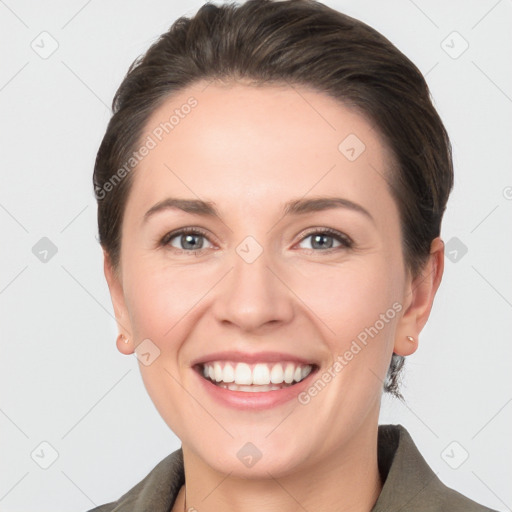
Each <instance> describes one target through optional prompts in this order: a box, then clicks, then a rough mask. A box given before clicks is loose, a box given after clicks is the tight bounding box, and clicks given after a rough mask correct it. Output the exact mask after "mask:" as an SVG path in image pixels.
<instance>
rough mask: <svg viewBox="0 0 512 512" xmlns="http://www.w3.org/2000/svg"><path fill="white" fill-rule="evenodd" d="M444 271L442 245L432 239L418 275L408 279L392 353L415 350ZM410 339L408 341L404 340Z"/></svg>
mask: <svg viewBox="0 0 512 512" xmlns="http://www.w3.org/2000/svg"><path fill="white" fill-rule="evenodd" d="M443 271H444V242H443V241H442V240H441V238H440V237H437V238H435V239H434V240H432V243H431V244H430V255H429V258H428V261H427V263H426V264H425V266H424V268H423V269H422V271H421V273H420V274H419V275H418V276H417V277H416V278H414V279H412V278H411V279H409V281H408V283H407V288H406V290H405V295H404V302H405V304H404V306H405V307H406V309H405V312H404V314H403V316H402V318H401V319H400V322H399V323H398V326H397V330H396V338H395V346H394V353H395V354H398V355H401V356H408V355H410V354H412V353H414V352H415V351H416V349H417V348H418V343H417V341H418V336H419V334H420V332H421V330H422V329H423V327H424V326H425V324H426V323H427V320H428V317H429V315H430V311H431V309H432V304H433V302H434V297H435V295H436V292H437V289H438V288H439V285H440V283H441V278H442V277H443ZM411 336H412V337H413V338H414V341H411V340H410V338H408V337H411Z"/></svg>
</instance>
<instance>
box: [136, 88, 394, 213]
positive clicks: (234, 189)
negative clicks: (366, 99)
mask: <svg viewBox="0 0 512 512" xmlns="http://www.w3.org/2000/svg"><path fill="white" fill-rule="evenodd" d="M141 141H142V143H144V142H145V141H146V143H147V145H148V147H149V146H151V149H150V150H149V151H148V152H147V154H146V156H144V158H143V159H141V161H140V163H139V164H138V165H137V170H136V172H135V176H134V183H133V189H132V191H133V190H135V191H136V193H135V194H133V195H134V197H133V198H131V199H130V200H131V201H132V202H134V203H135V204H136V205H138V206H139V207H141V208H143V207H150V206H151V205H152V204H153V203H155V202H156V201H158V200H161V199H162V197H163V196H164V195H166V194H168V195H174V196H176V195H181V196H183V197H193V196H198V197H201V198H204V199H213V200H215V201H217V200H218V201H219V202H222V201H225V202H226V203H230V204H231V205H232V204H233V203H235V202H238V203H241V202H242V201H240V198H241V197H243V198H244V199H243V202H244V203H245V204H248V203H250V202H251V201H254V202H260V203H265V202H267V203H268V202H271V201H272V202H276V203H277V202H279V203H282V202H283V201H282V199H283V197H284V196H287V197H288V196H289V197H301V196H304V195H305V194H308V193H311V194H313V195H318V194H325V193H326V192H333V191H336V192H340V193H343V194H344V195H348V196H352V198H353V199H362V196H366V198H365V201H366V202H371V200H372V199H375V198H376V197H378V196H380V198H381V199H383V197H382V196H383V195H386V194H387V195H389V194H388V187H387V183H386V179H387V178H386V176H387V175H388V174H389V172H388V171H389V167H390V162H391V158H390V155H389V153H388V150H387V147H386V145H385V144H384V143H383V141H382V139H381V137H380V135H379V133H378V132H377V131H376V130H375V129H374V127H373V126H372V125H371V124H370V123H369V122H368V121H367V119H365V117H363V116H362V115H361V114H359V113H357V112H356V111H354V110H352V109H350V108H349V107H347V106H346V105H344V104H343V103H341V102H340V101H338V100H336V99H333V98H331V97H329V96H328V95H326V94H324V93H320V92H317V91H315V90H312V89H308V88H305V87H298V86H291V85H284V86H269V85H265V86H260V87H256V86H252V85H246V84H234V85H233V84H232V85H219V84H215V83H212V84H207V83H206V82H202V83H197V84H194V85H193V86H191V87H188V88H187V89H184V90H182V91H180V92H179V93H177V94H175V95H173V96H172V97H170V98H168V99H167V100H166V101H165V102H163V103H162V104H161V105H160V106H159V108H158V109H156V110H155V111H154V112H153V114H152V115H151V116H150V118H149V120H148V121H147V123H146V126H145V130H144V133H143V135H142V137H141ZM210 196H212V197H210ZM213 196H215V197H213ZM388 199H389V197H388Z"/></svg>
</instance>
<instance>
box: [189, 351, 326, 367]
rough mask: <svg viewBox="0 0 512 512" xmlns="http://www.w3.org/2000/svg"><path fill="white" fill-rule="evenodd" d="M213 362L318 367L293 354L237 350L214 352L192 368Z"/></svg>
mask: <svg viewBox="0 0 512 512" xmlns="http://www.w3.org/2000/svg"><path fill="white" fill-rule="evenodd" d="M211 361H233V362H240V363H248V364H251V363H266V362H269V363H272V362H283V361H290V362H295V363H299V364H310V365H317V363H315V362H314V361H313V360H311V359H305V358H303V357H298V356H296V355H292V354H286V353H284V352H253V353H248V352H240V351H237V350H228V351H223V352H212V353H211V354H208V355H204V356H201V357H198V358H197V359H194V360H193V361H192V362H191V366H194V365H197V364H205V363H209V362H211Z"/></svg>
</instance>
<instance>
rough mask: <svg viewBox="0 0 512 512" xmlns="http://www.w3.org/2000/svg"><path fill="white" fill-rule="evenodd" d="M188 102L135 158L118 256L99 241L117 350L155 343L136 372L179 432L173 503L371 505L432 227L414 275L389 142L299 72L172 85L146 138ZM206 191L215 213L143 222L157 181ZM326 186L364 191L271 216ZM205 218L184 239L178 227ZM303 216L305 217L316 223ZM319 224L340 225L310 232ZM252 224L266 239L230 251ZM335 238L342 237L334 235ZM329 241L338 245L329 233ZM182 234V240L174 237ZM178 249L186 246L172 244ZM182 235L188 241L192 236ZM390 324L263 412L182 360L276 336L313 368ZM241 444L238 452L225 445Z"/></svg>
mask: <svg viewBox="0 0 512 512" xmlns="http://www.w3.org/2000/svg"><path fill="white" fill-rule="evenodd" d="M190 96H194V97H195V98H196V99H197V101H198V105H197V107H195V109H194V110H192V112H191V113H190V114H189V115H188V116H186V117H185V118H184V119H181V120H180V123H179V125H177V126H176V127H175V129H174V130H172V131H171V132H170V133H169V134H168V135H166V136H165V138H164V139H163V140H162V141H161V142H160V143H159V144H158V145H157V147H156V148H154V149H152V150H151V151H150V152H149V154H148V155H147V156H146V157H145V158H144V159H143V160H142V162H141V163H140V164H139V165H138V166H137V169H136V170H135V171H134V173H135V174H134V176H133V178H134V181H133V186H132V190H131V193H130V196H129V198H128V201H127V204H126V210H125V213H124V220H123V227H122V244H121V260H120V261H121V264H120V267H119V268H117V269H113V268H112V266H111V264H110V260H109V258H108V254H106V253H105V276H106V279H107V282H108V285H109V289H110V292H111V297H112V302H113V305H114V310H115V314H116V318H117V320H118V324H119V330H120V332H121V333H123V334H124V336H126V338H127V340H125V341H123V340H122V339H121V338H119V339H118V348H119V350H120V351H121V352H122V353H123V354H132V353H133V352H134V350H135V348H136V346H137V345H138V344H139V343H141V342H142V340H145V339H148V338H149V339H150V340H151V341H152V343H154V344H155V345H156V346H157V347H158V349H159V350H160V355H159V357H157V358H156V359H155V360H154V362H153V363H152V364H150V365H149V366H145V365H143V364H140V371H141V373H142V377H143V380H144V383H145V386H146V388H147V391H148V393H149V395H150V396H151V399H152V400H153V402H154V404H155V406H156V407H157V409H158V411H159V413H160V414H161V416H162V417H163V419H164V420H165V421H166V423H167V424H168V425H169V427H170V428H171V429H172V431H173V432H174V433H175V434H176V435H177V436H178V437H179V438H180V440H181V441H182V449H183V454H184V462H185V478H186V482H187V486H186V493H185V488H182V489H181V491H180V494H179V496H178V499H177V501H176V503H175V506H174V508H173V510H175V511H178V510H180V511H181V510H184V508H185V501H184V500H185V494H186V507H187V508H188V509H190V507H194V508H195V509H197V510H200V511H201V512H210V511H220V510H222V511H223V512H230V511H235V510H236V511H238V512H240V511H242V512H249V511H261V510H268V511H277V510H279V512H292V511H293V512H295V511H296V510H297V508H298V507H299V505H298V503H299V504H300V506H302V507H304V509H305V510H322V511H325V512H329V511H334V510H336V511H340V510H347V511H348V510H350V511H369V510H370V509H371V508H372V506H373V504H374V503H375V501H376V499H377V498H378V495H379V492H380V490H381V487H382V482H381V481H380V477H379V473H378V468H377V453H376V440H377V425H378V416H379V407H380V398H381V394H382V384H383V380H384V378H385V375H386V372H387V369H388V366H389V361H390V358H391V355H392V352H393V351H394V352H396V353H398V354H401V355H404V356H407V355H410V354H411V353H413V352H414V351H415V350H416V348H417V343H411V342H410V341H408V340H407V339H406V336H413V337H414V338H415V339H417V337H418V335H419V333H420V331H421V329H422V328H423V326H424V325H425V322H426V321H427V318H428V316H429V313H430V310H431V307H432V302H433V300H434V296H435V293H436V291H437V288H438V286H439V283H440V281H441V276H442V273H443V251H444V246H443V243H442V241H441V239H439V238H437V239H435V240H434V241H433V242H432V245H431V254H430V258H429V260H428V262H427V263H426V265H425V268H424V269H423V272H422V274H421V275H420V276H417V277H414V276H412V275H411V274H410V272H409V271H408V269H407V267H406V265H405V263H404V259H403V253H402V240H401V232H400V219H399V213H398V209H397V205H396V204H395V202H394V200H393V198H392V196H391V194H390V191H389V185H388V183H387V181H386V180H388V179H390V172H391V171H390V168H391V166H392V163H393V161H392V157H391V155H390V154H389V151H388V149H387V147H386V145H385V144H384V142H383V140H382V139H381V137H380V136H379V134H378V132H377V131H376V130H375V129H374V128H373V127H372V126H371V124H370V123H369V122H368V121H367V120H366V119H365V118H364V117H362V116H361V115H359V114H358V113H356V112H354V111H352V110H350V109H349V108H347V107H346V106H345V105H343V104H342V103H340V102H339V101H336V100H334V99H332V98H330V97H328V96H327V95H325V94H323V93H320V92H316V91H314V90H310V89H307V88H305V87H300V88H299V87H294V88H291V87H288V86H283V87H277V86H265V87H260V88H257V87H254V86H251V85H249V84H247V83H242V82H238V83H236V84H223V85H221V84H217V83H212V84H210V85H208V86H207V87H206V84H205V83H198V84H195V85H193V86H191V87H189V88H187V89H186V90H183V91H181V92H180V93H179V94H177V95H175V96H173V97H171V98H169V99H167V101H166V102H165V103H164V104H162V105H161V106H160V108H159V109H158V110H156V111H155V112H154V113H153V115H152V116H151V119H150V120H149V122H148V123H147V125H146V132H145V134H144V135H143V137H146V136H147V135H148V134H151V132H152V130H153V129H154V128H155V127H156V126H158V125H159V123H160V122H163V121H165V120H167V119H168V118H169V116H170V115H171V114H172V111H173V110H174V109H175V108H180V106H181V105H183V104H184V103H185V102H186V101H187V98H189V97H190ZM349 134H356V135H357V137H358V138H359V139H360V140H361V141H363V142H364V144H365V146H366V149H365V150H364V152H363V153H362V154H361V155H360V156H359V157H358V158H357V159H356V160H355V161H349V160H348V159H347V158H346V157H345V156H344V155H343V154H342V153H341V152H340V151H339V150H338V145H339V144H340V142H341V141H343V140H344V139H345V138H346V137H347V136H348V135H349ZM170 196H172V197H178V198H188V199H198V198H200V199H202V200H205V201H211V202H214V203H215V206H216V207H217V209H218V210H219V213H220V215H221V220H220V219H217V218H207V217H203V216H200V215H197V214H191V213H186V212H183V211H180V210H177V209H167V210H165V211H160V212H158V213H156V214H155V215H153V216H151V217H150V218H149V219H148V220H147V222H143V217H144V214H145V213H146V212H147V211H148V210H149V209H150V208H151V207H152V206H154V205H155V204H156V203H158V202H159V201H162V200H164V199H165V198H167V197H170ZM321 196H336V197H342V198H345V199H348V200H350V201H352V202H354V203H357V204H358V205H360V206H361V207H363V208H364V209H365V210H367V212H368V213H369V214H370V215H371V217H372V219H370V218H369V217H368V216H366V215H364V214H362V213H360V212H357V211H354V210H351V209H347V208H331V209H327V210H324V211H317V212H310V213H307V214H303V215H288V216H283V213H282V208H283V205H284V203H286V202H287V201H290V200H293V199H300V198H312V197H321ZM182 227H199V228H202V229H203V230H204V231H206V233H207V236H206V237H202V236H200V235H198V237H197V238H195V239H193V240H192V242H193V243H195V244H196V245H197V246H198V247H201V244H202V248H201V249H200V250H199V252H198V253H196V254H190V253H192V252H193V249H189V248H187V246H186V245H185V246H184V245H183V244H184V243H186V241H183V239H182V238H181V237H180V236H179V235H178V236H176V237H174V238H173V239H172V240H170V241H169V242H168V243H167V245H166V246H165V245H159V241H160V240H161V239H162V238H163V237H164V236H165V235H166V234H167V233H169V232H171V231H174V230H177V229H178V228H182ZM311 228H315V229H311ZM325 228H331V229H334V230H337V231H339V232H340V233H342V234H344V235H345V236H348V237H349V238H350V239H351V240H352V241H353V246H352V247H345V246H344V245H343V243H342V242H340V240H339V239H337V238H336V237H334V238H330V235H329V234H327V238H326V239H324V243H326V244H328V245H327V249H326V248H325V245H324V246H319V245H318V244H316V245H315V240H314V237H313V236H311V234H312V233H313V234H321V233H322V229H324V230H325ZM249 235H250V236H252V237H253V238H254V239H255V240H256V241H257V242H258V244H259V245H260V246H261V249H262V251H263V252H262V254H261V255H260V256H259V258H257V259H256V260H255V261H254V262H252V263H247V262H246V261H245V260H244V259H243V258H242V257H240V256H239V254H238V253H237V251H236V248H237V246H238V245H239V244H240V243H241V242H242V241H243V240H244V239H245V238H246V237H247V236H249ZM341 240H342V239H341ZM330 244H332V248H329V247H331V246H330ZM184 247H185V248H184ZM180 249H181V250H180ZM186 251H188V252H186ZM393 303H399V304H400V305H401V306H402V309H401V311H400V312H399V313H398V314H397V315H396V316H395V317H394V318H393V319H392V320H389V322H388V323H386V325H385V327H384V328H382V329H381V330H380V331H379V332H378V334H377V335H376V336H375V337H373V338H372V339H371V341H370V342H369V343H368V344H367V346H366V347H364V349H363V350H361V351H360V352H359V353H358V354H357V355H356V356H355V357H354V358H353V359H352V360H351V361H350V362H349V363H348V364H347V365H346V366H345V367H344V368H343V370H342V371H341V372H339V373H338V374H337V376H336V378H334V379H332V380H331V382H329V383H328V385H327V386H326V387H325V389H323V390H322V391H321V393H318V395H317V396H315V397H314V398H312V399H311V401H310V402H309V403H308V404H306V405H301V404H300V403H298V402H297V401H296V400H291V401H289V402H287V403H285V404H282V405H279V406H277V407H274V408H271V409H269V410H266V411H251V410H238V409H233V408H230V407H226V406H223V405H220V404H218V403H216V402H214V401H213V400H212V399H211V398H210V397H209V395H207V394H206V393H205V392H204V390H203V388H202V386H201V382H200V381H199V380H198V378H197V375H196V374H195V373H194V370H192V368H191V362H192V361H193V360H194V359H196V358H198V357H200V356H201V355H205V354H209V353H212V352H216V351H221V350H240V351H245V352H256V351H267V350H268V351H281V352H286V353H289V354H296V355H297V356H300V357H304V358H306V359H308V360H312V361H317V362H318V363H319V365H320V372H322V371H324V370H326V369H328V368H329V367H331V366H332V364H333V361H335V359H336V357H337V356H338V355H339V354H343V353H344V352H345V351H346V350H347V349H349V347H350V344H351V343H352V341H353V340H354V339H356V337H357V335H358V334H359V333H360V332H361V331H363V330H364V328H365V327H369V326H372V325H374V324H375V322H376V321H377V320H378V319H379V315H381V314H382V313H385V312H386V311H387V310H388V309H389V308H391V307H392V305H393ZM247 442H251V443H253V444H254V445H255V446H256V447H257V448H258V449H259V450H260V452H261V453H262V457H261V459H260V460H259V461H258V462H257V463H256V464H255V465H254V466H252V467H250V468H248V467H246V466H245V465H244V464H242V463H241V461H240V460H239V459H238V458H237V456H236V454H237V452H238V450H240V448H241V447H242V446H243V445H245V443H247Z"/></svg>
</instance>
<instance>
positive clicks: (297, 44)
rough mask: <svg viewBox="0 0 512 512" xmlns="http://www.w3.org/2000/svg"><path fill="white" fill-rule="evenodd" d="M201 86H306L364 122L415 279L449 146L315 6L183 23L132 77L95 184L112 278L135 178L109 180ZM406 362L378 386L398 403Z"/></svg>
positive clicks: (428, 112)
mask: <svg viewBox="0 0 512 512" xmlns="http://www.w3.org/2000/svg"><path fill="white" fill-rule="evenodd" d="M200 80H219V81H236V80H251V81H253V82H254V83H255V84H258V85H265V84H269V85H272V84H278V85H285V84H292V85H299V86H300V85H302V86H307V87H311V88H314V89H315V90H317V91H319V92H323V93H325V94H327V95H329V96H331V97H333V98H335V99H337V100H340V101H341V102H343V103H344V104H346V105H349V106H351V107H353V108H355V109H357V110H358V111H359V112H360V113H361V114H362V115H364V116H365V117H366V118H368V119H369V120H370V121H371V122H372V123H373V124H374V125H375V126H376V127H377V129H378V130H379V132H380V134H381V135H382V136H383V138H384V140H385V141H386V142H387V144H388V146H389V148H390V150H391V152H392V154H393V156H394V160H395V163H396V165H395V166H394V169H393V170H392V173H391V179H389V180H388V184H389V187H390V192H391V194H392V195H393V197H394V199H395V201H396V203H397V206H398V209H399V212H400V221H401V231H402V240H403V242H402V243H403V252H404V260H405V262H406V265H407V268H408V269H409V270H410V271H411V273H412V275H413V276H416V275H419V273H420V272H421V269H422V267H423V266H424V264H425V262H426V260H427V258H428V256H429V253H430V244H431V241H432V240H433V239H434V238H436V237H437V236H439V234H440V229H441V220H442V217H443V213H444V210H445V207H446V203H447V201H448V196H449V194H450V191H451V189H452V187H453V166H452V155H451V146H450V141H449V139H448V135H447V133H446V130H445V128H444V126H443V123H442V121H441V119H440V118H439V115H438V114H437V112H436V110H435V108H434V106H433V105H432V102H431V99H430V93H429V89H428V86H427V84H426V82H425V79H424V77H423V76H422V74H421V72H420V71H419V70H418V68H417V67H416V66H415V65H414V64H413V63H412V62H411V61H410V60H409V59H408V58H407V57H406V56H405V55H404V54H403V53H401V52H400V51H399V50H398V49H397V48H396V47H395V46H394V45H393V44H392V43H391V42H390V41H388V39H386V38H385V37H384V36H382V35H381V34H380V33H379V32H377V31H376V30H375V29H373V28H371V27H369V26H368V25H366V24H364V23H362V22H361V21H358V20H356V19H354V18H351V17H349V16H346V15H345V14H342V13H340V12H338V11H336V10H334V9H331V8H329V7H327V6H325V5H324V4H322V3H320V2H317V1H314V0H285V1H273V0H248V1H246V2H245V3H243V4H242V5H237V4H235V3H230V4H225V5H222V6H216V5H213V4H210V3H206V4H205V5H203V6H202V7H201V8H200V9H199V10H198V12H197V13H196V14H195V16H193V17H191V18H186V17H181V18H179V19H178V20H177V21H176V22H175V23H174V24H173V25H172V26H171V28H170V29H169V30H168V31H167V32H166V33H165V34H163V35H162V36H160V38H159V39H158V40H157V41H156V42H155V43H154V44H153V45H152V46H151V47H150V48H149V49H148V51H147V52H146V53H145V54H144V55H143V56H141V57H139V58H138V59H136V60H135V61H134V62H133V64H132V65H131V66H130V68H129V70H128V73H127V75H126V76H125V78H124V80H123V82H122V83H121V85H120V87H119V89H118V90H117V92H116V94H115V97H114V100H113V103H112V108H113V115H112V118H111V120H110V122H109V124H108V127H107V130H106V133H105V136H104V138H103V141H102V143H101V145H100V148H99V150H98V154H97V157H96V163H95V168H94V177H93V183H94V189H95V192H96V197H97V199H98V229H99V238H100V243H101V245H102V247H103V248H104V249H105V251H106V252H107V254H108V255H109V258H110V260H111V262H112V264H113V266H114V268H117V267H118V265H119V259H120V246H121V239H120V237H121V224H122V220H123V213H124V207H125V204H126V201H127V198H128V194H129V191H130V186H131V182H132V174H133V173H128V174H127V175H126V177H124V178H123V179H122V180H120V181H119V183H116V184H115V186H113V185H112V181H111V180H112V177H113V176H114V175H115V173H116V172H117V171H118V169H120V168H121V167H122V166H123V163H124V162H126V161H127V160H128V159H129V158H130V155H131V154H132V153H133V151H134V149H135V148H136V147H137V144H138V142H139V139H140V137H141V134H142V132H143V130H144V128H145V124H146V122H147V120H148V118H149V116H150V115H151V114H152V112H154V110H155V109H156V108H158V106H159V105H160V104H161V103H162V102H163V101H164V100H165V99H166V98H168V97H169V96H170V95H171V94H173V93H176V92H178V91H181V90H183V89H184V88H186V87H187V86H189V85H191V84H193V83H195V82H198V81H200ZM108 183H110V184H111V186H110V187H108V189H109V192H108V194H107V193H105V190H106V189H107V187H106V185H107V184H108ZM403 362H404V358H403V357H401V356H398V355H396V354H393V359H392V361H391V364H390V371H389V372H388V377H387V380H386V382H385V384H384V389H385V390H386V391H390V392H392V393H394V394H395V395H397V396H400V394H399V391H398V374H399V370H400V369H401V367H402V366H403Z"/></svg>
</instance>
